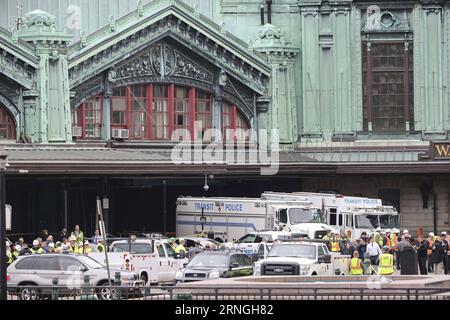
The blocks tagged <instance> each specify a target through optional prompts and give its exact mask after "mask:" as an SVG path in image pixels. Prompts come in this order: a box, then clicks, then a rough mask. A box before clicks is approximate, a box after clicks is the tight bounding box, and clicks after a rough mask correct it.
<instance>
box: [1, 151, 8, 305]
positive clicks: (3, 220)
mask: <svg viewBox="0 0 450 320" xmlns="http://www.w3.org/2000/svg"><path fill="white" fill-rule="evenodd" d="M6 159H7V155H6V154H0V300H6V298H7V288H6V263H7V261H6V212H5V210H6V205H5V204H6V200H5V198H6V192H5V180H6V174H5V173H6Z"/></svg>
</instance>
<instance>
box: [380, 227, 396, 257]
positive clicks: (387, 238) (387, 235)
mask: <svg viewBox="0 0 450 320" xmlns="http://www.w3.org/2000/svg"><path fill="white" fill-rule="evenodd" d="M382 239H383V240H382V244H381V246H382V247H384V246H388V247H389V253H391V254H392V252H393V250H392V240H391V229H386V232H385V235H384V237H383V238H382Z"/></svg>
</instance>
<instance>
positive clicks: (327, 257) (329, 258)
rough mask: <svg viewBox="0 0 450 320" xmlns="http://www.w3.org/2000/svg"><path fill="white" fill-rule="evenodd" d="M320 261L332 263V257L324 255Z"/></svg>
mask: <svg viewBox="0 0 450 320" xmlns="http://www.w3.org/2000/svg"><path fill="white" fill-rule="evenodd" d="M318 260H319V263H331V255H330V254H326V255H323V256H321V257H319V259H318Z"/></svg>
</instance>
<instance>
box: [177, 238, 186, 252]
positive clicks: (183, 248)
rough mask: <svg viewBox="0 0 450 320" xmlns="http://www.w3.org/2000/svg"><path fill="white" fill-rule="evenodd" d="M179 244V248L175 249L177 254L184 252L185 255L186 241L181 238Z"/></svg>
mask: <svg viewBox="0 0 450 320" xmlns="http://www.w3.org/2000/svg"><path fill="white" fill-rule="evenodd" d="M178 242H179V244H178V246H176V247H175V253H177V254H181V252H184V254H186V248H185V247H184V244H185V243H186V241H185V240H184V239H183V238H180V239H179V240H178Z"/></svg>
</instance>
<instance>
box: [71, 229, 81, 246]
mask: <svg viewBox="0 0 450 320" xmlns="http://www.w3.org/2000/svg"><path fill="white" fill-rule="evenodd" d="M70 237H74V238H75V241H76V242H77V244H80V243H81V244H83V242H84V234H83V231H81V230H80V226H79V225H76V226H75V230H74V231H73V232H72V234H71V235H70Z"/></svg>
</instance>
